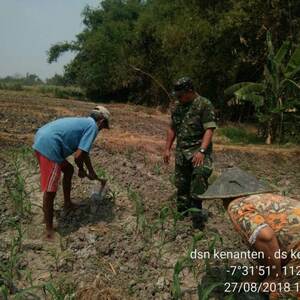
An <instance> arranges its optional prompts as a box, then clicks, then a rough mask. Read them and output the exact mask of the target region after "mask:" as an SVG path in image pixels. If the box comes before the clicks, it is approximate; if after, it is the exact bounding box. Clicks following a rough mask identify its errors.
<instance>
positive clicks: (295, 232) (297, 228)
mask: <svg viewBox="0 0 300 300" xmlns="http://www.w3.org/2000/svg"><path fill="white" fill-rule="evenodd" d="M228 214H229V216H230V218H231V221H232V223H233V224H234V226H235V228H236V230H237V231H238V233H239V234H240V235H241V236H242V237H243V239H244V240H245V242H247V243H248V245H249V246H251V244H253V243H254V242H255V237H254V242H252V243H251V240H252V241H253V235H255V234H258V232H259V230H260V228H263V227H264V226H270V227H271V228H272V229H273V230H274V232H275V233H276V237H277V240H278V243H279V246H280V249H281V251H286V252H288V253H289V252H290V251H291V250H294V251H295V250H296V251H297V250H298V251H300V201H299V200H296V199H292V198H289V197H285V196H281V195H276V194H270V193H266V194H257V195H251V196H246V197H241V198H237V199H235V200H233V201H232V202H231V203H230V205H229V207H228ZM299 266H300V260H299V259H298V258H294V259H291V260H290V261H289V262H288V264H287V265H286V270H288V272H286V274H285V275H284V276H283V278H282V279H281V281H280V282H282V283H284V282H288V283H289V285H290V288H291V290H290V291H289V292H288V293H285V292H284V291H279V290H278V291H276V292H274V293H271V294H270V297H269V299H272V300H273V299H287V298H286V297H287V296H288V297H292V298H288V299H300V290H299V289H300V275H299V273H300V272H299V271H300V268H299ZM295 270H297V271H296V272H295Z"/></svg>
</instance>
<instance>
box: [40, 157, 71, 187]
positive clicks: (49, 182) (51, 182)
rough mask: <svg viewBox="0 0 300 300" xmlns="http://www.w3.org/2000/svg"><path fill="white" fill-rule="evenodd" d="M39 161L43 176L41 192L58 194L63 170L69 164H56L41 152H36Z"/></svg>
mask: <svg viewBox="0 0 300 300" xmlns="http://www.w3.org/2000/svg"><path fill="white" fill-rule="evenodd" d="M35 155H36V157H37V159H38V162H39V166H40V174H41V190H42V192H56V191H57V188H58V183H59V179H60V176H61V170H62V168H63V167H64V166H65V165H66V164H68V162H67V161H66V160H65V161H63V162H62V163H60V164H59V163H56V162H55V161H52V160H49V159H48V158H47V157H45V156H43V155H42V154H41V153H40V152H38V151H35Z"/></svg>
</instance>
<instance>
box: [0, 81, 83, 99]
mask: <svg viewBox="0 0 300 300" xmlns="http://www.w3.org/2000/svg"><path fill="white" fill-rule="evenodd" d="M0 90H8V91H27V92H31V93H35V94H42V95H45V96H49V97H55V98H63V99H71V98H72V99H78V100H85V99H86V95H85V92H84V91H83V90H82V89H81V88H79V87H75V86H55V85H47V84H43V85H35V86H25V85H22V84H20V83H0Z"/></svg>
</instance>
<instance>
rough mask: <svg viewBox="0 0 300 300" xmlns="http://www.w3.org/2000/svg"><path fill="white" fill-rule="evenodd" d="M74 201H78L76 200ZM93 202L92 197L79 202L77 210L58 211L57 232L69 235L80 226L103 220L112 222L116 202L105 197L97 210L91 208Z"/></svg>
mask: <svg viewBox="0 0 300 300" xmlns="http://www.w3.org/2000/svg"><path fill="white" fill-rule="evenodd" d="M74 202H75V203H78V202H76V200H75V201H74ZM92 204H93V203H92V201H91V199H89V198H87V199H85V200H84V201H83V202H81V203H80V204H79V207H78V208H77V209H76V210H73V211H69V212H67V213H66V212H65V211H64V210H59V211H56V216H55V217H56V220H57V229H56V230H57V232H58V233H59V234H60V235H61V236H67V235H69V234H71V233H72V232H76V231H77V230H78V229H79V228H80V227H84V226H86V225H92V224H96V223H99V222H101V221H102V222H107V223H110V222H112V221H113V220H114V218H115V213H114V203H113V201H111V200H110V199H109V198H104V199H103V200H102V201H101V202H100V203H99V206H98V208H97V210H92V209H91V207H92Z"/></svg>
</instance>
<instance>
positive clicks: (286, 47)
mask: <svg viewBox="0 0 300 300" xmlns="http://www.w3.org/2000/svg"><path fill="white" fill-rule="evenodd" d="M290 46H291V44H290V42H287V41H285V42H283V44H282V45H281V47H280V49H279V50H278V51H277V53H276V55H275V57H274V61H275V62H276V63H277V64H278V65H280V64H282V63H283V59H284V58H285V56H286V54H287V53H288V51H289V49H290Z"/></svg>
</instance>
